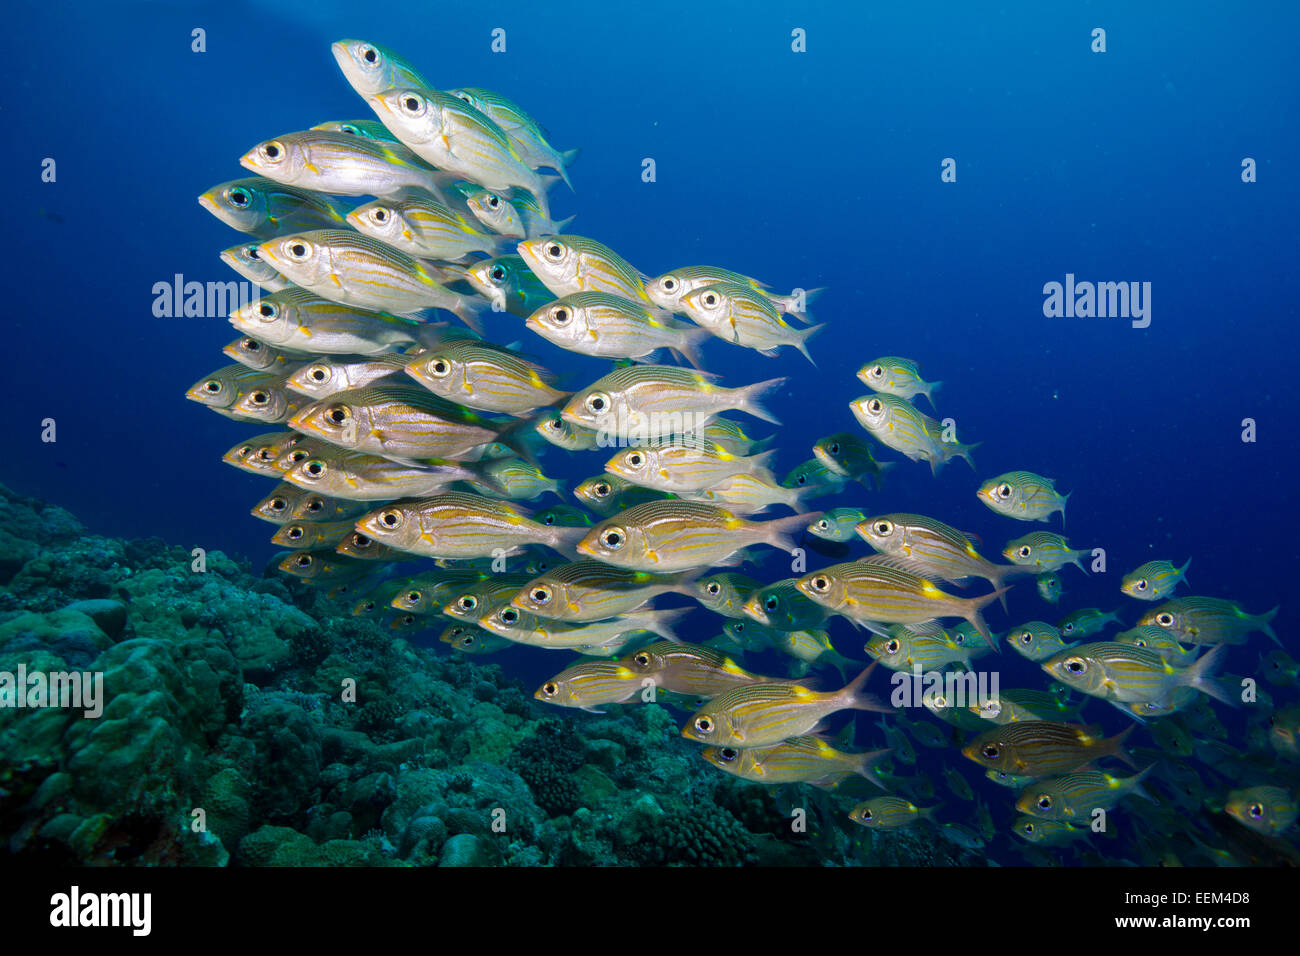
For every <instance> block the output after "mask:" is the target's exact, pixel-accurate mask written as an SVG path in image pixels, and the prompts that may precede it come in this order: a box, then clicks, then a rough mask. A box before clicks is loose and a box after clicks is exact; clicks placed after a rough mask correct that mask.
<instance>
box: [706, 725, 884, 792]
mask: <svg viewBox="0 0 1300 956" xmlns="http://www.w3.org/2000/svg"><path fill="white" fill-rule="evenodd" d="M887 753H889V751H888V750H873V751H870V752H868V753H856V754H855V753H845V752H844V751H842V750H836V749H835V748H834V747H832V746H831V745H830V744H828V743H826V741H824V740H822V739H821V738H820V737H808V736H804V737H791V738H790V739H789V740H783V741H781V742H780V743H776V744H772V745H771V746H768V747H746V748H744V749H738V748H736V747H705V748H704V751H703V754H702V755H703V757H704V759H705V760H707V761H708V762H709V763H711V764H713V766H715V767H717V768H718V769H719V770H723V771H726V772H727V773H729V774H732V775H734V776H737V777H740V778H741V779H742V780H752V781H754V782H755V783H765V784H769V785H772V786H775V785H777V784H782V783H810V784H812V785H813V786H814V787H824V788H828V789H829V788H833V787H835V786H837V785H838V784H839V783H840V782H841V781H843V780H844V779H845V778H846V777H851V776H853V775H855V774H856V775H858V776H861V777H865V778H866V779H867V780H870V781H871V782H872V783H874V784H875V785H876V786H877V787H882V788H883V787H884V784H883V783H881V782H880V780H879V778H878V777H877V776H876V774H875V773H874V772H873V771H874V768H875V765H876V763H877V762H878V761H879V760H880V759H881V758H882V757H884V756H885V755H886V754H887Z"/></svg>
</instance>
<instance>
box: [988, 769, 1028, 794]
mask: <svg viewBox="0 0 1300 956" xmlns="http://www.w3.org/2000/svg"><path fill="white" fill-rule="evenodd" d="M984 777H985V779H987V780H990V781H992V782H993V783H996V784H997V785H998V786H999V787H1009V788H1011V789H1012V790H1023V789H1025V787H1027V786H1029V785H1030V784H1031V783H1033V782H1034V778H1033V777H1020V776H1017V775H1015V774H1013V773H1005V772H1003V771H1001V770H986V771H985V772H984Z"/></svg>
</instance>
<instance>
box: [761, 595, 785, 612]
mask: <svg viewBox="0 0 1300 956" xmlns="http://www.w3.org/2000/svg"><path fill="white" fill-rule="evenodd" d="M780 603H781V602H780V601H778V600H777V599H776V597H775V595H773V596H772V597H769V598H768V599H767V600H766V601H764V602H763V607H764V608H765V609H767V610H769V611H775V610H776V609H777V605H779V604H780Z"/></svg>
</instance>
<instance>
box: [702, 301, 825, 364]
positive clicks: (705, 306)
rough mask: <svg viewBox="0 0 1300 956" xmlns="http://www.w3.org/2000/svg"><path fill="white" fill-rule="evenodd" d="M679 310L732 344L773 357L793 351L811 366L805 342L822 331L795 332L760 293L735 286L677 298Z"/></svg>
mask: <svg viewBox="0 0 1300 956" xmlns="http://www.w3.org/2000/svg"><path fill="white" fill-rule="evenodd" d="M679 308H680V309H681V311H682V312H684V313H685V315H686V317H687V318H689V319H690V320H691V321H692V322H694V323H695V324H696V325H698V326H700V327H701V328H704V329H707V330H708V331H709V332H711V333H712V334H713V335H714V336H716V337H717V338H720V339H722V340H723V341H724V342H730V343H731V344H733V345H740V346H743V347H744V348H750V349H754V350H755V351H757V352H758V353H759V354H760V355H765V356H767V357H769V358H774V357H775V356H776V355H777V353H778V351H779V350H780V349H781V348H782V347H785V346H788V347H790V348H793V349H796V350H797V351H798V352H799V353H800V354H802V355H803V357H804V358H806V359H807V360H808V361H809V362H810V363H811V364H812V365H814V366H815V365H816V364H817V363H816V362H814V361H813V357H812V353H810V352H809V351H808V341H809V339H811V338H812V337H813V336H815V335H817V334H818V333H820V332H822V331H824V330H825V328H826V326H825V325H823V324H819V325H812V326H808V327H807V328H803V329H797V328H795V327H794V326H792V325H790V324H789V323H788V322H786V321H785V320H784V319H783V318H781V311H780V310H779V309H778V308H777V307H776V306H775V305H773V304H772V301H771V300H770V299H769V298H767V296H765V295H763V294H762V293H761V292H758V291H755V290H754V289H752V288H750V287H749V286H745V285H739V284H735V283H719V284H717V285H709V286H704V287H703V288H700V289H696V290H695V291H694V292H689V293H687V294H686V295H684V296H682V297H681V300H680V302H679Z"/></svg>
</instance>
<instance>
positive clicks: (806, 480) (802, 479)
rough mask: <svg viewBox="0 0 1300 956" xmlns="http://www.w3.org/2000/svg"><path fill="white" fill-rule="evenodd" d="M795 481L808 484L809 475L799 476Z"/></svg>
mask: <svg viewBox="0 0 1300 956" xmlns="http://www.w3.org/2000/svg"><path fill="white" fill-rule="evenodd" d="M795 483H796V484H800V485H806V484H807V483H808V476H807V475H800V476H799V477H798V478H796V479H795Z"/></svg>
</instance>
